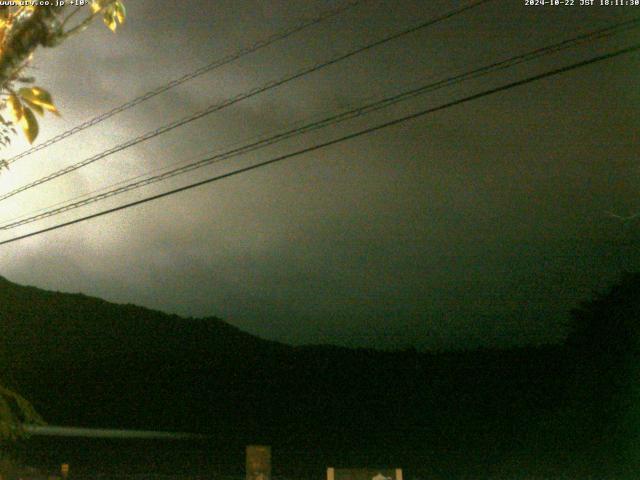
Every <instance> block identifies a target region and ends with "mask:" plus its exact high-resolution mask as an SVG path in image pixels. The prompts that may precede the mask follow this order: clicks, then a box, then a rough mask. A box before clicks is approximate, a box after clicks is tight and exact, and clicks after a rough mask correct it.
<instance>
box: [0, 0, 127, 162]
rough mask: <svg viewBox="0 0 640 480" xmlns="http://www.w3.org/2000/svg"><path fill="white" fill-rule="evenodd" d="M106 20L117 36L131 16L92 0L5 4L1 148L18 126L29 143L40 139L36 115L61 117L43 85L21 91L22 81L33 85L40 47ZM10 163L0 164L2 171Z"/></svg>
mask: <svg viewBox="0 0 640 480" xmlns="http://www.w3.org/2000/svg"><path fill="white" fill-rule="evenodd" d="M83 11H85V12H87V13H86V15H85V17H84V18H83V19H82V20H80V21H79V22H78V23H76V24H75V25H74V26H72V27H69V28H65V27H67V25H69V23H70V22H71V20H72V19H74V18H75V16H76V14H78V13H79V12H83ZM98 17H101V18H102V20H103V22H104V24H105V25H106V26H107V27H108V28H109V29H110V30H111V31H113V32H115V31H116V29H117V27H118V25H122V23H124V21H125V18H126V9H125V6H124V4H123V2H122V1H121V0H92V1H90V2H87V3H86V5H84V6H77V7H64V6H2V7H0V94H2V95H3V96H4V97H5V98H4V99H3V100H2V101H1V102H0V109H2V110H4V112H5V114H6V116H7V117H8V119H7V120H5V119H4V118H3V117H0V123H1V126H0V145H1V146H6V145H7V144H8V143H10V141H11V135H10V134H11V133H14V132H15V130H13V129H12V127H14V126H17V127H19V128H20V130H22V132H23V134H24V136H25V138H26V139H27V141H28V142H29V143H33V142H34V141H35V140H36V138H37V137H38V133H39V130H40V128H39V124H38V120H37V117H36V114H37V115H40V116H42V115H44V113H45V112H47V111H48V112H50V113H53V114H55V115H59V112H58V110H57V108H56V106H55V104H54V102H53V98H52V96H51V94H50V93H49V92H48V91H47V90H45V89H44V88H42V87H37V86H32V87H22V88H18V89H16V87H15V85H16V84H17V83H21V84H31V83H33V82H34V79H33V78H29V77H25V76H23V71H24V69H25V68H27V67H28V65H29V63H30V62H31V60H32V57H33V54H34V51H35V50H36V48H37V47H38V46H45V47H54V46H57V45H59V44H60V43H61V42H62V41H64V40H65V39H67V38H69V37H70V36H72V35H74V34H76V33H79V32H82V31H84V30H85V29H86V28H87V27H88V26H89V25H90V24H91V22H93V20H94V19H96V18H98ZM3 166H4V167H6V163H5V164H2V162H0V169H2V167H3Z"/></svg>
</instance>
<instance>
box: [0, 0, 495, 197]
mask: <svg viewBox="0 0 640 480" xmlns="http://www.w3.org/2000/svg"><path fill="white" fill-rule="evenodd" d="M490 1H493V0H476V1H475V2H472V3H470V4H467V5H465V6H464V7H460V8H457V9H454V10H451V11H449V12H447V13H445V14H443V15H440V16H438V17H435V18H432V19H430V20H428V21H426V22H423V23H421V24H420V25H417V26H414V27H411V28H408V29H406V30H403V31H401V32H398V33H395V34H392V35H390V36H388V37H385V38H383V39H381V40H377V41H375V42H373V43H369V44H367V45H365V46H362V47H358V48H356V49H354V50H351V51H350V52H348V53H346V54H340V55H338V56H336V57H333V58H332V59H331V60H327V61H325V62H322V63H318V64H315V65H313V66H311V67H307V68H304V69H302V70H300V71H298V72H297V73H294V74H293V75H289V76H287V77H284V78H281V79H280V80H275V81H271V82H269V83H266V84H264V85H262V86H260V87H257V88H255V89H253V90H250V91H248V92H246V93H242V94H240V95H237V96H235V97H232V98H230V99H228V100H226V101H224V102H222V103H217V104H214V105H210V106H209V107H207V108H205V109H204V110H201V111H199V112H196V113H195V114H193V115H189V116H188V117H185V118H182V119H180V120H177V121H175V122H172V123H170V124H168V125H165V126H163V127H160V128H158V129H156V130H153V131H151V132H147V133H145V134H143V135H140V136H138V137H136V138H133V139H131V140H128V141H126V142H124V143H122V144H120V145H117V146H115V147H112V148H110V149H109V150H106V151H104V152H102V153H99V154H97V155H94V156H93V157H89V158H87V159H85V160H82V161H81V162H78V163H75V164H73V165H69V166H68V167H65V168H63V169H61V170H58V171H56V172H53V173H51V174H49V175H47V176H44V177H41V178H39V179H38V180H35V181H33V182H30V183H28V184H26V185H23V186H21V187H18V188H16V189H14V190H11V191H10V192H8V193H5V194H2V195H0V201H2V200H6V199H7V198H10V197H13V196H14V195H17V194H19V193H21V192H24V191H26V190H30V189H32V188H34V187H37V186H38V185H42V184H43V183H46V182H49V181H51V180H54V179H56V178H58V177H61V176H63V175H66V174H68V173H71V172H74V171H76V170H78V169H80V168H82V167H85V166H87V165H89V164H91V163H94V162H97V161H98V160H102V159H103V158H105V157H108V156H110V155H113V154H114V153H118V152H120V151H122V150H125V149H127V148H129V147H132V146H135V145H138V144H139V143H142V142H144V141H146V140H149V139H152V138H154V137H157V136H159V135H162V134H164V133H167V132H169V131H170V130H173V129H175V128H178V127H181V126H183V125H186V124H188V123H191V122H193V121H195V120H198V119H200V118H202V117H205V116H207V115H210V114H212V113H214V112H217V111H219V110H222V109H224V108H226V107H229V106H231V105H234V104H236V103H238V102H240V101H242V100H246V99H248V98H251V97H254V96H256V95H259V94H261V93H263V92H265V91H267V90H271V89H273V88H276V87H279V86H281V85H284V84H285V83H288V82H291V81H293V80H296V79H298V78H301V77H304V76H306V75H308V74H310V73H313V72H316V71H318V70H321V69H323V68H325V67H328V66H330V65H334V64H336V63H338V62H341V61H342V60H346V59H347V58H350V57H352V56H354V55H357V54H360V53H362V52H365V51H367V50H371V49H373V48H375V47H378V46H380V45H383V44H385V43H387V42H390V41H392V40H396V39H398V38H401V37H403V36H406V35H409V34H411V33H414V32H416V31H418V30H420V29H423V28H426V27H429V26H431V25H434V24H436V23H439V22H441V21H443V20H446V19H449V18H451V17H454V16H456V15H459V14H461V13H463V12H466V11H468V10H470V9H472V8H475V7H479V6H480V5H482V4H484V3H488V2H490Z"/></svg>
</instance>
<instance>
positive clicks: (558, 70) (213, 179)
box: [0, 44, 640, 245]
mask: <svg viewBox="0 0 640 480" xmlns="http://www.w3.org/2000/svg"><path fill="white" fill-rule="evenodd" d="M638 50H640V44H636V45H633V46H631V47H627V48H623V49H620V50H616V51H614V52H610V53H607V54H604V55H599V56H596V57H592V58H590V59H587V60H583V61H581V62H577V63H573V64H571V65H568V66H565V67H561V68H556V69H554V70H550V71H547V72H544V73H541V74H538V75H534V76H531V77H527V78H525V79H523V80H518V81H515V82H511V83H507V84H505V85H502V86H499V87H494V88H491V89H489V90H485V91H483V92H480V93H476V94H473V95H469V96H467V97H464V98H461V99H458V100H453V101H451V102H448V103H445V104H443V105H440V106H437V107H432V108H428V109H426V110H421V111H419V112H416V113H412V114H410V115H405V116H404V117H400V118H397V119H395V120H391V121H388V122H384V123H381V124H378V125H375V126H373V127H369V128H365V129H363V130H359V131H357V132H354V133H350V134H348V135H344V136H342V137H339V138H335V139H333V140H329V141H326V142H323V143H318V144H316V145H312V146H311V147H307V148H303V149H300V150H297V151H295V152H292V153H287V154H284V155H280V156H278V157H275V158H271V159H269V160H265V161H263V162H259V163H256V164H253V165H250V166H248V167H243V168H239V169H237V170H234V171H232V172H228V173H224V174H221V175H216V176H214V177H210V178H207V179H205V180H201V181H199V182H195V183H191V184H189V185H185V186H183V187H179V188H175V189H173V190H169V191H167V192H163V193H159V194H156V195H152V196H150V197H146V198H143V199H140V200H136V201H134V202H130V203H127V204H124V205H119V206H117V207H114V208H110V209H107V210H102V211H100V212H97V213H93V214H91V215H86V216H84V217H80V218H76V219H74V220H70V221H68V222H63V223H59V224H57V225H53V226H51V227H47V228H43V229H41V230H37V231H35V232H31V233H27V234H25V235H20V236H18V237H14V238H11V239H8V240H3V241H0V245H5V244H8V243H13V242H17V241H19V240H24V239H26V238H30V237H34V236H36V235H41V234H43V233H46V232H51V231H53V230H58V229H60V228H64V227H68V226H70V225H75V224H77V223H81V222H85V221H87V220H91V219H94V218H98V217H101V216H104V215H108V214H110V213H114V212H118V211H120V210H125V209H127V208H130V207H134V206H137V205H141V204H143V203H147V202H151V201H153V200H158V199H160V198H164V197H168V196H170V195H174V194H176V193H180V192H184V191H187V190H191V189H193V188H196V187H200V186H202V185H206V184H209V183H212V182H216V181H218V180H223V179H225V178H229V177H233V176H236V175H239V174H241V173H246V172H249V171H251V170H256V169H258V168H261V167H265V166H267V165H271V164H274V163H277V162H281V161H283V160H287V159H289V158H294V157H297V156H300V155H304V154H306V153H310V152H313V151H316V150H320V149H322V148H326V147H329V146H331V145H336V144H338V143H342V142H345V141H347V140H352V139H354V138H357V137H361V136H363V135H367V134H370V133H373V132H377V131H379V130H382V129H385V128H388V127H392V126H395V125H400V124H402V123H404V122H407V121H410V120H414V119H416V118H420V117H423V116H425V115H428V114H431V113H435V112H438V111H441V110H445V109H447V108H451V107H454V106H456V105H460V104H463V103H467V102H470V101H472V100H477V99H479V98H483V97H487V96H489V95H493V94H495V93H498V92H502V91H505V90H510V89H512V88H515V87H519V86H522V85H526V84H528V83H532V82H535V81H538V80H542V79H544V78H548V77H552V76H555V75H560V74H562V73H566V72H569V71H571V70H575V69H578V68H581V67H585V66H587V65H592V64H594V63H597V62H601V61H604V60H608V59H611V58H615V57H618V56H621V55H624V54H627V53H631V52H635V51H638Z"/></svg>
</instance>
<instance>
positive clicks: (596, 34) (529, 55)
mask: <svg viewBox="0 0 640 480" xmlns="http://www.w3.org/2000/svg"><path fill="white" fill-rule="evenodd" d="M638 23H640V17H635V18H632V19H629V20H627V21H625V22H621V23H618V24H614V25H610V26H607V27H604V28H602V29H598V30H595V31H591V32H588V33H585V34H582V35H578V36H576V37H573V38H570V39H567V40H563V41H560V42H557V43H555V44H552V45H548V46H545V47H541V48H537V49H535V50H532V51H530V52H526V53H522V54H519V55H516V56H514V57H510V58H508V59H506V60H502V61H498V62H494V63H491V64H489V65H485V66H483V67H480V68H476V69H474V70H471V71H468V72H465V73H462V74H459V75H455V76H453V77H449V78H447V79H444V80H440V81H436V82H433V83H429V84H427V85H423V86H420V87H418V88H414V89H411V90H408V91H405V92H402V93H399V94H396V95H392V96H390V97H387V98H383V99H381V100H378V101H376V102H373V103H369V104H367V105H364V106H361V107H358V108H355V109H352V110H349V111H346V112H343V113H339V114H336V115H331V116H329V117H325V118H323V119H320V120H317V121H314V122H311V123H308V124H306V125H303V126H299V127H296V128H293V129H290V130H287V131H285V132H282V133H279V134H276V135H274V136H271V137H268V138H265V139H261V140H259V141H256V142H253V143H249V144H247V145H243V146H241V147H238V148H234V149H231V150H228V151H226V152H223V153H219V154H216V155H214V156H212V157H209V158H206V159H201V160H199V161H196V162H192V163H189V164H187V165H182V166H180V167H176V168H174V169H172V170H169V171H166V172H163V173H160V174H157V175H153V176H151V177H148V178H144V179H142V180H138V181H132V182H131V183H129V184H127V185H124V186H120V187H118V188H114V189H112V190H108V191H106V192H103V193H100V194H96V195H92V196H88V198H84V199H82V200H79V201H76V202H72V203H67V204H66V205H63V206H61V207H58V208H51V209H49V210H46V211H44V212H43V213H38V214H36V215H31V216H26V218H25V215H23V216H21V217H18V218H17V219H15V220H10V221H8V222H7V223H5V224H3V225H1V226H0V230H9V229H12V228H17V227H20V226H23V225H26V224H29V223H33V222H36V221H38V220H42V219H45V218H49V217H52V216H55V215H59V214H61V213H64V212H68V211H70V210H74V209H77V208H80V207H84V206H86V205H89V204H92V203H96V202H99V201H102V200H105V199H107V198H110V197H113V196H116V195H120V194H123V193H126V192H129V191H132V190H135V189H138V188H141V187H144V186H147V185H151V184H153V183H157V182H160V181H164V180H167V179H169V178H172V177H175V176H177V175H182V174H184V173H187V172H190V171H193V170H196V169H198V168H202V167H205V166H207V165H211V164H213V163H218V162H220V161H223V160H226V159H229V158H232V157H237V156H239V155H243V154H246V153H249V152H253V151H255V150H257V149H260V148H263V147H266V146H269V145H273V144H275V143H278V142H281V141H283V140H285V139H289V138H291V137H294V136H298V135H301V134H304V133H307V132H310V131H313V130H317V129H319V128H323V127H326V126H328V125H333V124H336V123H339V122H343V121H346V120H350V119H353V118H356V117H359V116H362V115H366V114H369V113H372V112H374V111H377V110H380V109H382V108H386V107H388V106H391V105H394V104H396V103H398V102H401V101H405V100H408V99H411V98H414V97H416V96H419V95H423V94H426V93H429V92H432V91H434V90H437V89H440V88H444V87H448V86H451V85H454V84H456V83H459V82H462V81H465V80H469V79H473V78H478V77H480V76H482V75H487V74H489V73H493V72H496V71H500V70H504V69H507V68H510V67H513V66H515V65H518V64H521V63H524V62H528V61H531V60H535V59H538V58H541V57H543V56H546V55H550V54H552V53H556V52H559V51H562V50H565V49H567V48H570V47H573V46H576V45H579V44H581V43H584V42H586V41H589V40H593V39H599V38H603V37H605V36H610V35H613V34H616V33H619V32H621V31H625V30H628V29H630V28H634V27H637V26H638ZM137 178H140V176H138V177H135V178H134V179H131V180H136V179H137ZM131 180H130V181H131ZM120 183H123V182H120ZM83 197H87V196H86V195H85V196H83Z"/></svg>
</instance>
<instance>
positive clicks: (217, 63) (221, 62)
mask: <svg viewBox="0 0 640 480" xmlns="http://www.w3.org/2000/svg"><path fill="white" fill-rule="evenodd" d="M367 1H368V0H351V1H349V2H347V3H346V4H344V5H341V6H339V7H336V8H334V9H331V10H327V11H326V12H323V13H321V14H319V15H317V16H316V17H314V18H312V19H309V20H303V21H301V22H299V23H297V24H296V25H294V26H292V27H290V28H288V29H285V30H283V31H281V32H278V33H275V34H274V35H271V36H269V37H267V38H265V39H263V40H259V41H257V42H255V43H254V44H253V45H250V46H248V47H245V48H242V49H240V50H238V51H237V52H235V53H232V54H229V55H227V56H225V57H222V58H219V59H217V60H214V61H213V62H211V63H209V64H207V65H204V66H202V67H200V68H198V69H196V70H194V71H192V72H189V73H187V74H185V75H183V76H181V77H178V78H175V79H173V80H171V81H169V82H167V83H165V84H164V85H160V86H158V87H156V88H154V89H153V90H150V91H148V92H146V93H144V94H142V95H140V96H138V97H135V98H133V99H132V100H129V101H128V102H125V103H123V104H122V105H119V106H117V107H114V108H113V109H111V110H109V111H107V112H104V113H102V114H100V115H98V116H96V117H93V118H91V119H89V120H87V121H85V122H83V123H81V124H79V125H76V126H75V127H73V128H71V129H69V130H67V131H65V132H62V133H60V134H58V135H56V136H54V137H51V138H50V139H48V140H46V141H44V142H43V143H41V144H38V145H35V146H33V147H31V148H29V149H28V150H26V151H24V152H22V153H20V154H18V155H15V156H14V157H11V158H9V159H8V160H7V161H6V162H7V163H6V165H11V164H12V163H14V162H16V161H18V160H20V159H21V158H24V157H26V156H27V155H31V154H32V153H35V152H38V151H40V150H42V149H44V148H47V147H49V146H51V145H53V144H55V143H58V142H59V141H61V140H64V139H65V138H68V137H70V136H72V135H75V134H76V133H78V132H81V131H83V130H86V129H87V128H89V127H92V126H94V125H97V124H98V123H100V122H103V121H105V120H107V119H108V118H111V117H113V116H114V115H116V114H118V113H120V112H124V111H125V110H128V109H130V108H133V107H135V106H136V105H139V104H141V103H142V102H146V101H147V100H149V99H151V98H153V97H155V96H157V95H160V94H161V93H164V92H166V91H168V90H171V89H172V88H175V87H177V86H178V85H182V84H183V83H186V82H188V81H190V80H193V79H194V78H197V77H199V76H201V75H204V74H205V73H209V72H211V71H213V70H215V69H217V68H220V67H223V66H225V65H228V64H229V63H232V62H234V61H236V60H238V59H240V58H242V57H244V56H246V55H249V54H251V53H254V52H257V51H258V50H261V49H263V48H266V47H268V46H270V45H272V44H274V43H276V42H279V41H281V40H285V39H287V38H289V37H291V36H292V35H294V34H296V33H298V32H301V31H303V30H306V29H307V28H309V27H312V26H315V25H318V24H320V23H322V22H324V21H325V20H328V19H330V18H333V17H335V16H338V15H340V14H341V13H343V12H345V11H347V10H349V9H351V8H353V7H356V6H357V5H359V4H361V3H364V2H367Z"/></svg>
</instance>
